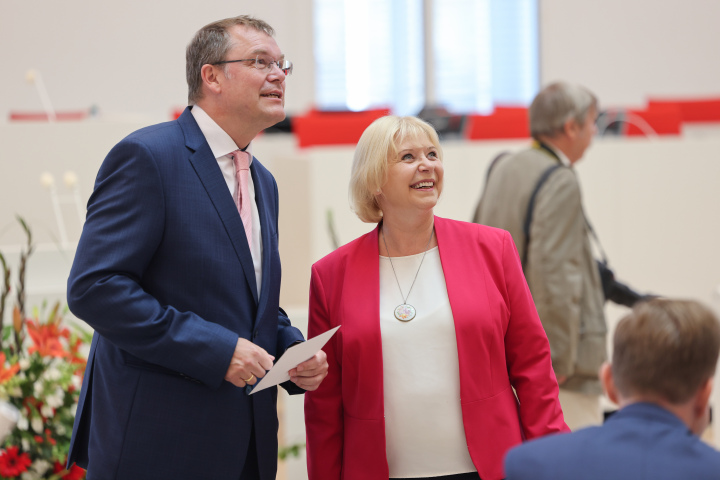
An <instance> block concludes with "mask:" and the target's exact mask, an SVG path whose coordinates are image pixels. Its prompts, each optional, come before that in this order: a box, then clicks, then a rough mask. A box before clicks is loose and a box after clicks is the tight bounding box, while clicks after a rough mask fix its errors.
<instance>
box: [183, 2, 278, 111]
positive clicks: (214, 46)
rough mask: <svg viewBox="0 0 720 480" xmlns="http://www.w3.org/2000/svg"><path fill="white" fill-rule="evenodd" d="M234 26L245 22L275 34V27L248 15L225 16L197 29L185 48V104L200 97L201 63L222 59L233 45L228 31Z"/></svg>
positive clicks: (257, 28)
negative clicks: (186, 92) (186, 87)
mask: <svg viewBox="0 0 720 480" xmlns="http://www.w3.org/2000/svg"><path fill="white" fill-rule="evenodd" d="M235 25H245V26H247V27H250V28H254V29H255V30H258V31H260V32H264V33H266V34H267V35H269V36H271V37H272V36H273V35H275V30H273V28H272V27H271V26H270V25H268V24H267V23H266V22H264V21H262V20H260V19H257V18H253V17H251V16H249V15H240V16H238V17H232V18H226V19H224V20H218V21H217V22H213V23H209V24H207V25H205V26H204V27H203V28H201V29H200V30H198V32H197V33H196V34H195V37H193V39H192V41H191V42H190V44H189V45H188V46H187V50H186V51H185V76H186V78H187V84H188V103H189V104H190V105H193V104H195V103H197V101H198V100H200V99H201V98H202V76H201V73H200V72H201V70H202V67H203V65H206V64H213V63H216V62H220V61H222V60H225V58H224V57H225V54H226V53H227V52H228V50H230V48H231V47H232V36H231V35H230V33H229V32H228V30H229V29H230V28H231V27H234V26H235Z"/></svg>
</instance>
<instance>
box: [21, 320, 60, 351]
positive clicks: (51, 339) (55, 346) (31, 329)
mask: <svg viewBox="0 0 720 480" xmlns="http://www.w3.org/2000/svg"><path fill="white" fill-rule="evenodd" d="M27 332H28V334H29V335H30V338H32V341H33V343H34V344H35V345H33V346H31V347H30V348H28V353H29V354H32V353H33V352H38V353H40V355H41V356H43V357H59V358H62V357H65V356H66V355H67V352H65V349H63V346H62V343H60V338H61V337H64V338H69V337H70V331H69V330H68V329H67V328H60V327H59V322H57V323H56V322H50V323H46V324H44V325H43V324H40V322H38V323H35V322H33V321H32V320H30V319H28V320H27Z"/></svg>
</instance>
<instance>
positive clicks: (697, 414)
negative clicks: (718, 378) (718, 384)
mask: <svg viewBox="0 0 720 480" xmlns="http://www.w3.org/2000/svg"><path fill="white" fill-rule="evenodd" d="M712 387H713V378H712V377H710V378H708V379H707V380H706V381H705V382H704V383H703V384H702V386H701V387H700V388H699V389H698V391H697V393H696V394H695V398H694V399H693V400H692V409H693V412H692V413H693V417H694V418H693V421H692V423H691V424H690V425H689V426H690V430H692V432H693V433H694V434H695V435H702V433H703V432H704V431H705V429H706V428H707V427H708V425H709V424H710V406H709V403H710V394H711V393H712Z"/></svg>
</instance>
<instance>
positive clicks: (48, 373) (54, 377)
mask: <svg viewBox="0 0 720 480" xmlns="http://www.w3.org/2000/svg"><path fill="white" fill-rule="evenodd" d="M61 376H62V374H61V373H60V370H58V369H57V368H55V367H51V368H48V369H47V370H45V374H44V377H45V378H47V379H48V380H50V381H51V382H56V381H58V380H60V377H61Z"/></svg>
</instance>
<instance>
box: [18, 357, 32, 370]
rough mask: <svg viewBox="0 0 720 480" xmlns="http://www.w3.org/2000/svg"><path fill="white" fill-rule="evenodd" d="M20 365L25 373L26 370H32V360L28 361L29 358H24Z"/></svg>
mask: <svg viewBox="0 0 720 480" xmlns="http://www.w3.org/2000/svg"><path fill="white" fill-rule="evenodd" d="M18 365H20V370H22V371H23V372H24V371H25V370H27V369H28V368H30V360H28V359H27V358H22V359H20V361H19V362H18Z"/></svg>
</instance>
